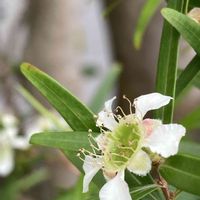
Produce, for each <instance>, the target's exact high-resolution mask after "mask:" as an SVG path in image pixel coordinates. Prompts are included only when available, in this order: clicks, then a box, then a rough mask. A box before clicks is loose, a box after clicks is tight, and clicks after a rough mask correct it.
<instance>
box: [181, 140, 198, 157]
mask: <svg viewBox="0 0 200 200" xmlns="http://www.w3.org/2000/svg"><path fill="white" fill-rule="evenodd" d="M179 154H188V155H191V156H194V157H199V158H200V143H197V142H192V141H184V140H183V141H181V143H180V146H179Z"/></svg>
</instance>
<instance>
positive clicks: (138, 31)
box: [133, 0, 161, 49]
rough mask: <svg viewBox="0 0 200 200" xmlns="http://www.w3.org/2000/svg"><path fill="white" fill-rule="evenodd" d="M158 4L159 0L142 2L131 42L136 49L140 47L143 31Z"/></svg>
mask: <svg viewBox="0 0 200 200" xmlns="http://www.w3.org/2000/svg"><path fill="white" fill-rule="evenodd" d="M160 4H161V1H160V0H147V1H146V3H145V4H144V6H143V8H142V11H141V13H140V15H139V17H138V22H137V25H136V28H135V33H134V35H133V44H134V46H135V48H136V49H140V47H141V43H142V39H143V35H144V32H145V30H146V28H147V26H148V24H149V22H150V20H151V18H152V16H153V15H154V14H155V12H156V10H157V8H158V6H159V5H160Z"/></svg>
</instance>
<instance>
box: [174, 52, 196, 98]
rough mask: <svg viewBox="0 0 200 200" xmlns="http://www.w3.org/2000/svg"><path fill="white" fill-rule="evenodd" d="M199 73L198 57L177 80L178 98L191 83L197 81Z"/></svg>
mask: <svg viewBox="0 0 200 200" xmlns="http://www.w3.org/2000/svg"><path fill="white" fill-rule="evenodd" d="M199 72H200V57H199V56H198V55H196V56H195V57H194V58H193V59H192V61H191V62H190V63H189V64H188V66H187V67H186V68H185V70H184V71H183V72H182V73H181V74H180V76H179V77H178V79H177V84H176V98H177V97H178V96H179V94H180V93H181V92H182V91H183V90H184V89H185V88H186V87H187V86H188V85H189V84H190V83H192V82H193V81H195V79H196V77H197V76H198V73H199Z"/></svg>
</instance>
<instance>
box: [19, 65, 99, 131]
mask: <svg viewBox="0 0 200 200" xmlns="http://www.w3.org/2000/svg"><path fill="white" fill-rule="evenodd" d="M21 71H22V73H23V74H24V75H25V76H26V78H27V79H28V80H29V81H30V82H31V83H32V84H33V85H34V86H35V87H36V88H37V89H38V90H39V91H40V92H41V93H42V94H43V95H44V96H45V97H46V98H47V100H48V101H49V102H50V103H51V104H52V106H54V108H55V109H56V110H57V111H58V112H59V113H60V114H61V115H62V117H63V118H64V119H65V120H66V122H67V123H68V124H69V126H70V127H71V128H72V129H73V130H76V131H88V130H89V129H92V130H94V131H95V130H98V129H97V127H96V125H95V119H94V114H93V113H92V112H91V111H90V110H89V109H88V108H87V107H86V106H85V105H84V104H82V103H81V102H80V101H79V100H78V99H77V98H75V97H74V96H73V95H72V94H71V93H70V92H69V91H67V90H66V89H65V88H64V87H62V86H61V85H60V84H59V83H58V82H57V81H55V80H54V79H53V78H51V77H50V76H48V75H47V74H45V73H44V72H42V71H40V70H39V69H38V68H36V67H34V66H32V65H31V64H28V63H24V64H22V65H21Z"/></svg>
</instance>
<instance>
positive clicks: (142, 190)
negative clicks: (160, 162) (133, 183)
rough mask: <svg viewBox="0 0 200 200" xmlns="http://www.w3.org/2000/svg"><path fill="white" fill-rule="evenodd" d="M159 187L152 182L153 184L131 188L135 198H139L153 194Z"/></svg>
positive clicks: (136, 199) (137, 199)
mask: <svg viewBox="0 0 200 200" xmlns="http://www.w3.org/2000/svg"><path fill="white" fill-rule="evenodd" d="M157 189H158V185H156V184H151V185H145V186H140V187H135V188H134V189H133V190H130V193H131V196H132V197H133V199H134V200H139V199H143V198H144V197H146V196H148V195H149V194H151V193H152V192H154V191H155V190H157Z"/></svg>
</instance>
